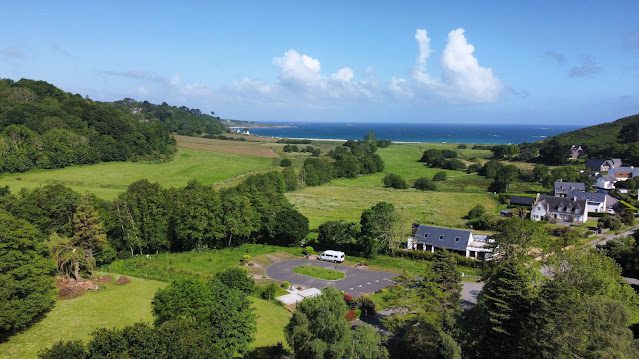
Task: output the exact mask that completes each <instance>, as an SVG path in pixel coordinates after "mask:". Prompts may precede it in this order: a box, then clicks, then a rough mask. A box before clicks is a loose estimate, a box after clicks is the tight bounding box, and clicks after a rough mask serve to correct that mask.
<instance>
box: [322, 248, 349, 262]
mask: <svg viewBox="0 0 639 359" xmlns="http://www.w3.org/2000/svg"><path fill="white" fill-rule="evenodd" d="M344 257H345V256H344V252H340V251H331V250H328V251H324V252H322V254H320V256H319V259H320V260H322V261H327V262H334V263H338V262H339V263H342V262H343V261H344Z"/></svg>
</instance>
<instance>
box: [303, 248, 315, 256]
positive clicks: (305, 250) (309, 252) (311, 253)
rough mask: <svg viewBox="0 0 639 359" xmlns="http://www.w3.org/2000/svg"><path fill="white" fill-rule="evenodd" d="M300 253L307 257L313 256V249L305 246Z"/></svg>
mask: <svg viewBox="0 0 639 359" xmlns="http://www.w3.org/2000/svg"><path fill="white" fill-rule="evenodd" d="M302 253H304V254H305V255H307V256H311V255H313V254H315V249H314V248H313V247H311V246H306V247H304V251H302Z"/></svg>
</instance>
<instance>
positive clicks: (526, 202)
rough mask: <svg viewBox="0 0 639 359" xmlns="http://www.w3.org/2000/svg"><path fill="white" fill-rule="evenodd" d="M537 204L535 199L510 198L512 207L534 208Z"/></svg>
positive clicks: (523, 197)
mask: <svg viewBox="0 0 639 359" xmlns="http://www.w3.org/2000/svg"><path fill="white" fill-rule="evenodd" d="M533 204H535V199H534V198H532V197H525V196H510V205H511V206H532V205H533Z"/></svg>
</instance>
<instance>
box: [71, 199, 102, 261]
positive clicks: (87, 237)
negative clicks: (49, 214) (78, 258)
mask: <svg viewBox="0 0 639 359" xmlns="http://www.w3.org/2000/svg"><path fill="white" fill-rule="evenodd" d="M91 200H92V199H91V197H90V196H88V195H85V196H84V197H83V198H82V200H81V201H80V203H79V204H78V206H77V208H76V209H75V212H74V213H73V219H72V224H73V237H71V244H72V245H74V246H77V247H80V248H82V250H83V251H84V255H85V256H86V257H87V258H88V259H89V260H91V261H95V256H96V255H97V254H98V253H100V252H101V251H102V250H103V249H104V247H105V246H106V245H107V238H106V232H105V230H104V222H103V221H102V218H100V215H99V214H98V212H97V211H96V210H95V208H94V207H93V205H92V204H91Z"/></svg>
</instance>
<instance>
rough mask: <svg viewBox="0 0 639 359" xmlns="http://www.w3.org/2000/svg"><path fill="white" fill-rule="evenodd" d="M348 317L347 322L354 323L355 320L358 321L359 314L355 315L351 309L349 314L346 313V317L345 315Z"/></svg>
mask: <svg viewBox="0 0 639 359" xmlns="http://www.w3.org/2000/svg"><path fill="white" fill-rule="evenodd" d="M344 316H345V317H346V320H348V321H349V322H352V321H354V320H355V319H357V313H355V310H353V309H350V310H349V311H348V312H346V315H344Z"/></svg>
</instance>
